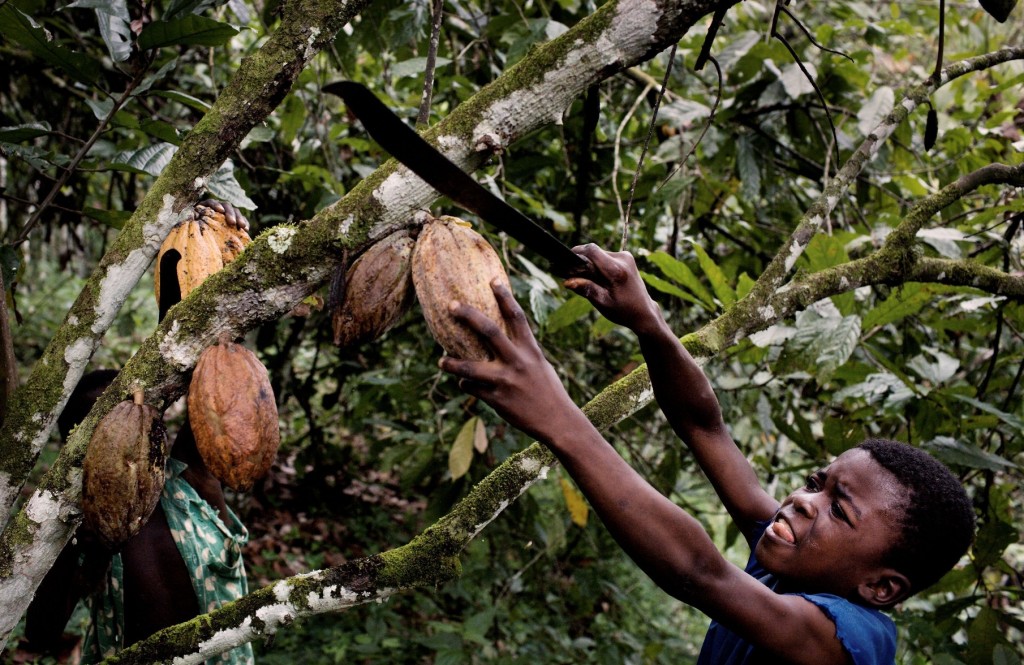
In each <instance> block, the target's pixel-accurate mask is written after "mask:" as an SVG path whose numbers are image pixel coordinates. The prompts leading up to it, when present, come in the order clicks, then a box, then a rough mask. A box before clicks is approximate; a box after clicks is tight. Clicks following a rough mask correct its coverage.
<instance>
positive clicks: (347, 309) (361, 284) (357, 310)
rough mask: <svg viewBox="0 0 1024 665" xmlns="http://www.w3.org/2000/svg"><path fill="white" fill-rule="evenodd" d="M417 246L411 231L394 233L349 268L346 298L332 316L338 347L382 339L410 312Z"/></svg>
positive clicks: (335, 340) (376, 244)
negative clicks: (410, 233)
mask: <svg viewBox="0 0 1024 665" xmlns="http://www.w3.org/2000/svg"><path fill="white" fill-rule="evenodd" d="M415 244H416V242H415V241H414V240H413V239H412V237H411V236H410V235H409V232H408V231H398V232H397V233H392V234H391V235H389V236H388V237H387V238H384V239H383V240H381V241H380V242H377V243H375V244H374V245H373V246H372V247H370V248H369V249H368V250H366V251H365V252H364V253H363V254H362V256H360V257H359V258H357V259H356V260H355V262H354V263H353V264H352V265H351V266H350V267H349V269H348V271H347V272H346V274H345V294H344V296H343V297H342V298H341V302H340V303H339V305H338V306H337V307H335V308H334V311H333V312H332V314H331V324H332V327H333V329H334V343H335V344H336V345H337V346H340V347H343V348H344V347H348V346H355V345H357V344H361V343H363V342H368V341H370V340H372V339H376V338H377V337H380V336H381V335H383V334H384V333H385V332H386V331H387V330H388V329H389V328H390V327H391V326H393V325H395V323H397V322H398V320H399V319H400V318H401V317H402V314H404V313H405V311H406V310H407V309H408V308H409V305H410V304H412V299H413V290H412V265H411V262H412V251H413V246H414V245H415Z"/></svg>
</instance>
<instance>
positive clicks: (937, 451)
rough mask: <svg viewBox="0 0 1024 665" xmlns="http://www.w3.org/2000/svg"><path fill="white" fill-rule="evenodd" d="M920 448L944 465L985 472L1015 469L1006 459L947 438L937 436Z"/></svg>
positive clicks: (1014, 465)
mask: <svg viewBox="0 0 1024 665" xmlns="http://www.w3.org/2000/svg"><path fill="white" fill-rule="evenodd" d="M921 447H922V448H924V449H925V450H927V451H928V452H930V453H931V454H932V455H934V456H935V457H937V458H938V459H940V460H942V461H943V462H945V463H946V464H953V465H956V466H966V467H968V468H970V469H983V470H985V471H1005V470H1007V469H1013V468H1016V467H1017V465H1016V464H1014V463H1013V462H1011V461H1010V460H1008V459H1004V458H1002V457H1000V456H999V455H995V454H993V453H990V452H988V451H985V450H982V449H981V448H978V447H977V446H974V445H971V444H969V443H964V442H963V441H958V440H956V439H953V438H952V437H948V436H937V437H935V438H934V439H932V440H931V441H928V442H927V443H924V444H922V445H921Z"/></svg>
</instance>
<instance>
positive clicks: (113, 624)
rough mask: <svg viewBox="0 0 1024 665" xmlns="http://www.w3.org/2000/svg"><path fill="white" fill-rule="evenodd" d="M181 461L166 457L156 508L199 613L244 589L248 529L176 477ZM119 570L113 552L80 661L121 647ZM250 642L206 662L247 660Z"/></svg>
mask: <svg viewBox="0 0 1024 665" xmlns="http://www.w3.org/2000/svg"><path fill="white" fill-rule="evenodd" d="M186 468H187V465H186V464H185V463H184V462H181V461H180V460H176V459H174V458H171V459H169V460H167V480H166V482H165V483H164V490H163V493H162V494H161V495H160V507H161V508H162V509H163V511H164V514H165V515H166V516H167V524H168V525H169V526H170V528H171V537H172V538H173V539H174V543H175V545H177V546H178V551H179V552H180V553H181V558H182V560H184V562H185V567H186V568H187V569H188V571H189V575H190V576H191V577H192V588H193V589H194V590H195V593H196V599H197V600H198V601H199V608H200V613H201V614H205V613H207V612H210V611H212V610H215V609H217V608H218V607H220V606H221V605H224V604H225V603H228V602H230V601H232V600H236V599H238V598H241V597H242V596H244V595H245V594H247V593H248V592H249V587H248V583H247V582H246V578H245V565H244V563H243V561H242V546H243V545H245V543H246V542H247V541H248V540H249V532H248V531H247V530H246V528H245V526H244V525H243V524H242V523H241V522H240V521H239V519H238V517H237V516H235V514H234V513H233V512H231V509H230V508H229V509H228V517H229V521H230V524H224V522H223V521H222V520H221V519H220V516H219V515H218V514H217V510H216V509H215V508H214V507H213V506H211V505H210V504H209V503H207V502H206V501H205V500H203V498H202V497H200V496H199V494H198V493H197V492H196V491H195V489H193V487H192V486H191V485H189V484H188V483H187V482H185V480H184V479H183V478H182V477H181V474H182V472H184V471H185V469H186ZM123 589H124V575H123V569H122V565H121V555H119V554H118V555H114V558H113V561H112V562H111V566H110V573H109V576H108V579H107V584H106V586H105V587H104V589H103V591H101V592H100V593H98V594H96V595H95V596H93V597H92V598H91V599H90V613H91V616H92V622H91V625H90V626H89V632H88V633H87V635H86V641H85V648H84V649H83V651H84V655H83V662H84V663H94V662H99V661H100V660H103V659H104V658H106V657H108V656H112V655H113V654H115V653H117V652H118V651H120V650H121V649H122V648H124V592H123ZM253 663H254V660H253V654H252V645H251V644H248V643H247V644H244V645H242V646H240V647H237V648H235V649H232V650H231V651H228V652H226V653H222V654H220V655H219V656H216V657H214V658H211V659H209V660H207V661H206V664H207V665H224V664H230V665H253Z"/></svg>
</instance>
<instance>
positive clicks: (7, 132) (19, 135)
mask: <svg viewBox="0 0 1024 665" xmlns="http://www.w3.org/2000/svg"><path fill="white" fill-rule="evenodd" d="M49 133H50V123H48V122H29V123H26V124H24V125H12V126H10V127H0V143H20V142H21V141H28V140H30V139H34V138H38V137H40V136H46V135H47V134H49Z"/></svg>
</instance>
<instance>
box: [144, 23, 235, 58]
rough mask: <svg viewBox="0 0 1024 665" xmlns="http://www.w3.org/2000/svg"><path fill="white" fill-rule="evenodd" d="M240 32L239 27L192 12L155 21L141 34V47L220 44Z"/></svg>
mask: <svg viewBox="0 0 1024 665" xmlns="http://www.w3.org/2000/svg"><path fill="white" fill-rule="evenodd" d="M237 34H238V29H237V28H235V27H233V26H231V25H228V24H227V23H221V22H220V21H214V20H213V19H209V18H206V17H204V16H195V15H194V14H190V15H188V16H185V17H184V18H180V19H176V20H173V21H154V22H153V23H150V24H149V25H147V26H146V27H145V28H144V29H143V30H142V34H140V35H139V48H140V49H146V50H148V49H155V48H161V47H163V46H220V45H221V44H226V43H227V42H229V41H230V40H231V38H232V37H234V36H235V35H237Z"/></svg>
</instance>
